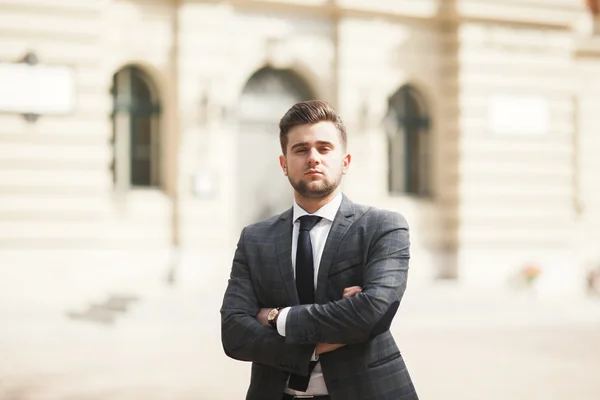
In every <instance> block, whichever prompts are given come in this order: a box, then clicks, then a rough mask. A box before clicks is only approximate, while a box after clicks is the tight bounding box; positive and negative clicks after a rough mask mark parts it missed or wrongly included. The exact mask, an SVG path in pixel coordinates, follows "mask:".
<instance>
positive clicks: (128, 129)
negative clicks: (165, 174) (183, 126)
mask: <svg viewBox="0 0 600 400" xmlns="http://www.w3.org/2000/svg"><path fill="white" fill-rule="evenodd" d="M112 95H113V115H112V118H113V148H114V159H113V165H112V172H113V181H114V183H115V186H116V187H118V188H121V189H127V188H130V187H153V186H159V184H160V176H159V142H160V134H159V118H160V104H159V101H158V96H157V92H156V88H155V86H154V85H153V83H152V81H151V80H150V78H149V77H148V75H147V74H146V73H144V72H143V71H142V70H141V69H139V68H137V67H125V68H123V69H121V70H119V71H118V72H117V73H116V74H115V75H114V77H113V87H112Z"/></svg>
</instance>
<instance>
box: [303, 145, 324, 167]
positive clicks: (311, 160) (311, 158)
mask: <svg viewBox="0 0 600 400" xmlns="http://www.w3.org/2000/svg"><path fill="white" fill-rule="evenodd" d="M306 162H307V163H308V165H309V166H310V167H311V168H313V167H315V166H317V165H319V164H321V158H320V154H319V151H318V150H317V149H311V150H310V153H309V155H308V159H307V160H306Z"/></svg>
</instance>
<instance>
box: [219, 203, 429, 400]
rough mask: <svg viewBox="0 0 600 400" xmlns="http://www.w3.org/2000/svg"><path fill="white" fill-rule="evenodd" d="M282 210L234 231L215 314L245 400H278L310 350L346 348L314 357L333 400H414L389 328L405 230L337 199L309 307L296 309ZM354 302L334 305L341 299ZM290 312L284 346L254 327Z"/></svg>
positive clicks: (287, 224) (403, 267) (402, 273)
mask: <svg viewBox="0 0 600 400" xmlns="http://www.w3.org/2000/svg"><path fill="white" fill-rule="evenodd" d="M292 224H293V221H292V209H290V210H288V211H286V212H284V213H283V214H281V215H279V216H276V217H273V218H270V219H268V220H266V221H262V222H259V223H256V224H253V225H250V226H248V227H246V228H244V229H243V231H242V234H241V237H240V240H239V242H238V245H237V249H236V252H235V256H234V259H233V267H232V269H231V277H230V279H229V284H228V287H227V290H226V291H225V296H224V299H223V305H222V308H221V338H222V343H223V348H224V350H225V353H226V354H227V355H228V356H229V357H232V358H234V359H237V360H243V361H252V362H253V364H252V376H251V381H250V387H249V389H248V393H247V397H246V399H247V400H280V399H281V397H282V395H283V390H284V388H285V384H286V381H287V379H288V377H289V374H290V373H294V374H300V375H305V376H307V375H308V374H309V362H310V359H311V356H312V353H313V350H314V348H315V344H316V343H344V344H346V346H344V347H342V348H340V349H338V350H335V351H332V352H330V353H325V354H322V355H321V356H320V362H321V367H322V369H323V377H324V379H325V383H326V384H327V389H328V391H329V395H330V397H331V399H333V400H370V399H373V400H375V399H377V400H415V399H417V398H418V397H417V394H416V392H415V388H414V386H413V384H412V381H411V378H410V376H409V374H408V371H407V369H406V365H405V364H404V360H403V358H402V355H401V354H400V351H399V349H398V347H397V346H396V343H395V341H394V338H393V337H392V334H391V333H390V331H389V327H390V324H391V322H392V319H393V317H394V315H395V314H396V311H397V309H398V306H399V304H400V300H401V298H402V295H403V293H404V290H405V288H406V278H407V272H408V260H409V235H408V225H407V223H406V220H405V219H404V217H402V216H401V215H400V214H397V213H394V212H390V211H385V210H380V209H376V208H373V207H367V206H363V205H359V204H355V203H352V202H351V201H350V200H349V199H348V198H346V197H345V196H344V198H343V200H342V205H341V207H340V209H339V211H338V213H337V215H336V217H335V220H334V222H333V225H332V227H331V231H330V233H329V236H328V238H327V241H326V244H325V249H324V251H323V255H322V258H321V263H320V266H319V273H318V277H317V289H316V292H315V304H311V305H299V300H298V294H297V293H296V287H295V281H294V272H293V269H292V260H291V246H292ZM349 286H361V287H362V288H363V290H362V292H361V293H359V294H357V295H355V296H353V297H351V298H347V299H343V300H342V294H343V290H344V288H346V287H349ZM286 306H292V307H291V309H290V311H289V314H288V317H287V320H286V335H287V336H286V337H285V338H284V337H281V336H280V335H279V334H278V333H277V331H276V330H275V329H272V328H267V327H265V326H263V325H261V324H260V323H259V322H258V321H257V320H256V314H257V313H258V311H259V310H260V309H261V308H263V307H265V308H268V307H286Z"/></svg>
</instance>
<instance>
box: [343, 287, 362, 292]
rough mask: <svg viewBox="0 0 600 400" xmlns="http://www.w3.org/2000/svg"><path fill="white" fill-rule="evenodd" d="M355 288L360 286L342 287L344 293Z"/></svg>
mask: <svg viewBox="0 0 600 400" xmlns="http://www.w3.org/2000/svg"><path fill="white" fill-rule="evenodd" d="M355 289H360V286H348V287H347V288H345V289H344V293H346V292H349V291H352V290H355Z"/></svg>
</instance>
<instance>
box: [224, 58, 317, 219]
mask: <svg viewBox="0 0 600 400" xmlns="http://www.w3.org/2000/svg"><path fill="white" fill-rule="evenodd" d="M312 98H313V95H312V93H311V91H310V89H309V88H308V85H307V84H306V83H305V82H304V81H303V80H302V79H301V78H300V77H299V76H298V75H296V74H295V73H294V72H292V71H290V70H281V69H274V68H269V67H267V68H262V69H260V70H259V71H257V72H256V73H254V74H253V75H252V76H251V77H250V79H249V80H248V82H247V83H246V85H245V87H244V89H243V91H242V96H241V99H240V109H239V111H240V112H239V132H238V138H237V141H236V144H237V163H238V169H237V188H238V204H239V206H238V219H237V220H238V221H239V223H240V224H241V225H247V224H249V223H252V222H256V221H260V220H262V219H264V218H267V217H270V216H272V215H275V214H276V213H279V212H282V211H284V210H285V209H287V208H289V207H290V206H291V204H292V190H291V188H290V186H289V183H288V181H287V178H286V177H285V176H284V175H283V172H282V171H281V168H280V167H279V162H278V156H279V155H280V154H281V148H280V145H279V120H280V119H281V117H283V115H284V114H285V112H286V111H287V110H288V109H289V108H290V107H291V106H292V105H294V104H295V103H297V102H299V101H304V100H310V99H312Z"/></svg>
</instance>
